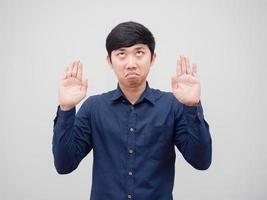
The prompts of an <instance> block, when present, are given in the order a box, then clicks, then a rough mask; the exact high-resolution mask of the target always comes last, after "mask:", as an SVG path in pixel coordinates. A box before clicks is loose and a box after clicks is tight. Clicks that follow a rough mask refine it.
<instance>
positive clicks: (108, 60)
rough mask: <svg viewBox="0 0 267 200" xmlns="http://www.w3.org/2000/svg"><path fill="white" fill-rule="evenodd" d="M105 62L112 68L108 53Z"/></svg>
mask: <svg viewBox="0 0 267 200" xmlns="http://www.w3.org/2000/svg"><path fill="white" fill-rule="evenodd" d="M107 62H108V64H109V66H110V67H111V68H113V66H112V63H111V58H110V57H109V55H107Z"/></svg>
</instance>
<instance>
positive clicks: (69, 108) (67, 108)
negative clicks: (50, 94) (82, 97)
mask: <svg viewBox="0 0 267 200" xmlns="http://www.w3.org/2000/svg"><path fill="white" fill-rule="evenodd" d="M74 107H75V106H64V105H60V110H62V111H69V110H71V109H72V108H74Z"/></svg>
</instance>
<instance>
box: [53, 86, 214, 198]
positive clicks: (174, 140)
mask: <svg viewBox="0 0 267 200" xmlns="http://www.w3.org/2000/svg"><path fill="white" fill-rule="evenodd" d="M175 146H176V147H177V148H178V149H179V151H180V152H181V154H182V155H183V157H184V158H185V160H186V161H187V162H188V163H190V164H191V165H192V166H193V167H194V168H196V169H199V170H205V169H207V168H208V167H209V166H210V163H211V148H212V146H211V137H210V133H209V127H208V124H207V122H206V121H205V120H204V117H203V110H202V107H201V104H200V103H199V104H198V105H197V106H186V105H183V104H181V103H180V102H179V101H178V100H177V99H176V98H175V97H174V95H173V94H172V93H170V92H162V91H160V90H156V89H152V88H150V87H149V86H148V84H147V87H146V89H145V91H144V93H143V94H142V95H141V97H140V98H139V100H138V101H137V102H136V103H135V104H134V105H132V104H131V103H130V102H129V101H128V100H127V99H126V98H125V96H124V95H123V93H122V91H121V90H120V88H119V87H118V88H117V89H116V90H113V91H110V92H107V93H104V94H101V95H95V96H91V97H89V98H87V99H86V101H84V103H83V104H82V105H81V107H80V109H79V111H78V112H77V114H76V110H75V108H73V109H71V110H69V111H62V110H60V108H59V107H58V111H57V116H56V118H55V119H54V136H53V155H54V164H55V167H56V170H57V172H58V173H60V174H67V173H70V172H72V171H73V170H75V169H76V168H77V167H78V165H79V163H80V161H81V160H82V159H83V158H84V157H85V156H86V155H87V154H88V153H89V152H90V151H91V150H92V149H93V176H92V188H91V200H127V199H134V200H172V199H173V197H172V191H173V184H174V171H175V158H176V155H175Z"/></svg>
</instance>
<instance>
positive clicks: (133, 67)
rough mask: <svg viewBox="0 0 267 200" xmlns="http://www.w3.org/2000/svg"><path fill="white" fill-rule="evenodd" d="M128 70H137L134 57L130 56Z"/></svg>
mask: <svg viewBox="0 0 267 200" xmlns="http://www.w3.org/2000/svg"><path fill="white" fill-rule="evenodd" d="M126 68H127V69H135V68H136V61H135V58H134V57H133V56H129V57H128V59H127V64H126Z"/></svg>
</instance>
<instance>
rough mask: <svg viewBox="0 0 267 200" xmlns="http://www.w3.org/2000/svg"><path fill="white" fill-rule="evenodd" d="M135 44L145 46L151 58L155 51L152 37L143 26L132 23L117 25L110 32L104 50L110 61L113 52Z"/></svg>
mask: <svg viewBox="0 0 267 200" xmlns="http://www.w3.org/2000/svg"><path fill="white" fill-rule="evenodd" d="M135 44H146V45H147V46H148V48H149V50H150V52H151V58H152V56H153V54H154V50H155V39H154V36H153V35H152V33H151V32H150V31H149V30H148V28H146V27H145V26H144V25H142V24H139V23H137V22H133V21H128V22H123V23H120V24H118V25H117V26H115V27H114V28H113V29H112V30H111V32H110V33H109V35H108V36H107V39H106V49H107V52H108V55H109V57H110V59H111V52H112V51H113V50H116V49H119V48H122V47H130V46H133V45H135Z"/></svg>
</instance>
